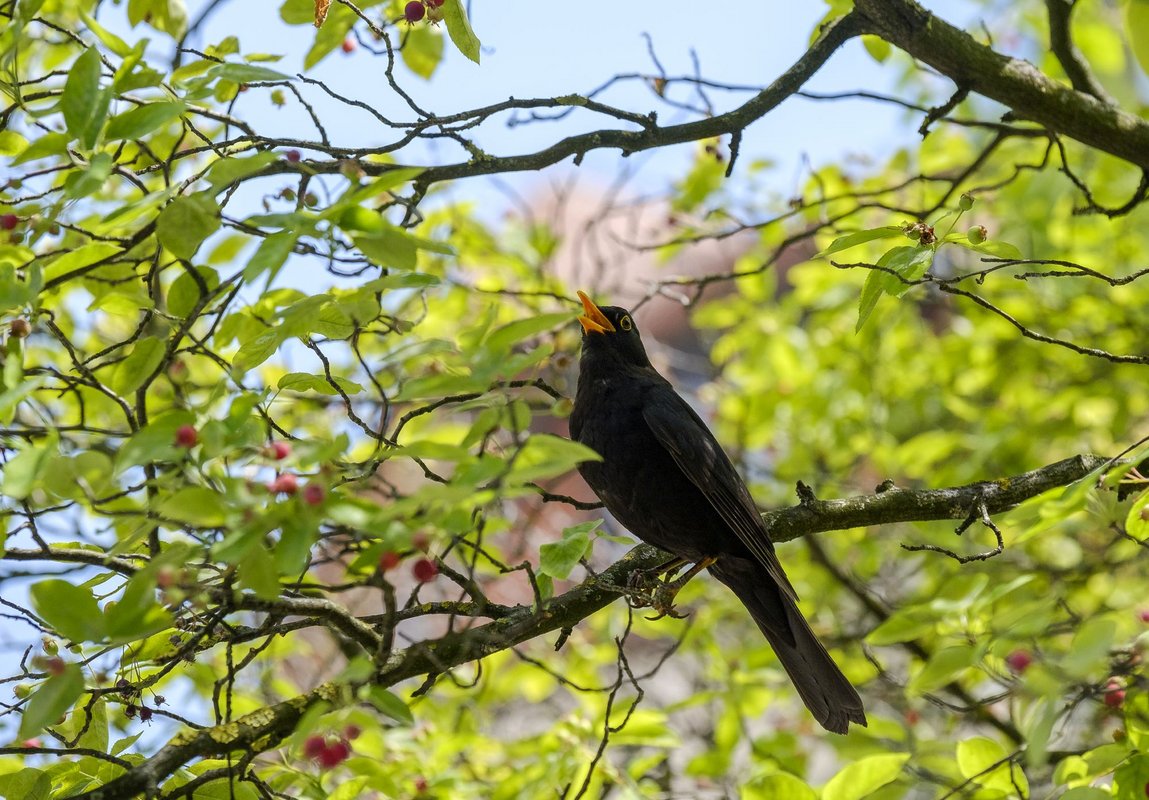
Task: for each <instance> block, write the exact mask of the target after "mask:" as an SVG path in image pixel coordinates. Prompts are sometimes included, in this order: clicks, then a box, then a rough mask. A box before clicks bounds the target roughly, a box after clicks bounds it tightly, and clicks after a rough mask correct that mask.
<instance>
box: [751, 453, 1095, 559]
mask: <svg viewBox="0 0 1149 800" xmlns="http://www.w3.org/2000/svg"><path fill="white" fill-rule="evenodd" d="M1109 461H1110V459H1107V458H1104V457H1102V456H1095V455H1082V456H1073V457H1072V458H1067V459H1065V460H1064V461H1058V462H1057V463H1056V464H1050V465H1049V466H1047V467H1042V468H1041V469H1035V470H1032V471H1030V472H1026V473H1023V474H1021V475H1015V476H1013V477H1010V478H1000V479H998V480H996V481H981V482H978V483H970V484H967V485H965V486H955V487H953V488H950V489H899V488H897V487H894V488H891V489H887V490H886V491H883V492H880V493H878V494H868V495H860V496H858V497H845V498H841V499H838V500H815V499H808V500H804V501H803V502H801V503H799V504H798V505H796V506H792V507H790V508H781V509H778V510H776V511H767V512H766V513H765V514H763V515H762V518H763V519H764V520H765V521H766V528H767V530H769V531H770V538H771V539H772V540H774V541H775V542H788V541H790V540H791V539H797V538H798V537H800V536H806V535H809V534H811V533H822V532H824V531H838V530H844V529H847V528H861V527H865V526H867V525H888V524H890V523H892V522H926V521H929V520H940V519H965V518H966V517H968V516H969V514H970V511H971V510H972V509H973V508H974V507H975V505H976V504H977V503H978V502H979V500H980V501H984V503H985V508H986V510H987V511H988V512H989V513H990V514H997V513H1000V512H1002V511H1005V510H1007V509H1010V508H1013V507H1014V506H1016V505H1017V504H1018V503H1021V502H1022V501H1024V500H1028V499H1029V498H1031V497H1036V496H1037V495H1039V494H1041V493H1042V492H1046V491H1049V490H1050V489H1056V488H1057V487H1059V486H1068V485H1069V484H1071V483H1073V482H1074V481H1079V480H1081V479H1082V478H1084V477H1085V476H1086V475H1088V474H1089V473H1090V472H1092V471H1093V470H1095V469H1097V468H1098V467H1101V466H1104V465H1105V464H1106V463H1109Z"/></svg>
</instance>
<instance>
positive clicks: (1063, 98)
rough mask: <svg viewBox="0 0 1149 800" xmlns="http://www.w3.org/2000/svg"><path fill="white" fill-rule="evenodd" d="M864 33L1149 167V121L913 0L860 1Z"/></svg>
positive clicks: (1088, 141) (954, 78) (857, 5)
mask: <svg viewBox="0 0 1149 800" xmlns="http://www.w3.org/2000/svg"><path fill="white" fill-rule="evenodd" d="M854 8H855V11H856V12H857V13H859V14H861V15H862V17H863V18H864V22H863V26H864V27H865V28H866V32H867V33H873V34H875V35H876V36H880V37H881V38H883V39H885V40H886V41H887V42H889V43H890V44H892V45H895V46H896V47H899V48H900V49H902V50H904V51H906V52H907V53H909V54H910V55H911V56H913V57H914V58H916V59H918V60H920V61H922V62H924V63H926V64H929V65H930V66H931V67H933V68H934V69H936V70H938V71H939V72H941V73H942V74H943V75H946V76H947V77H949V78H950V80H952V81H953V82H954V83H956V84H957V85H958V86H959V87H962V88H966V89H969V90H971V91H974V92H977V93H978V94H981V95H984V96H986V97H988V98H991V99H993V100H996V101H998V102H999V103H1003V104H1005V105H1006V106H1009V108H1011V109H1013V111H1014V113H1016V114H1017V115H1018V116H1021V117H1023V118H1025V119H1029V120H1032V121H1033V122H1036V123H1038V124H1040V125H1044V126H1045V127H1047V128H1049V129H1051V130H1054V131H1057V132H1060V133H1064V134H1065V135H1067V136H1070V137H1072V138H1074V139H1076V140H1077V141H1079V142H1081V143H1082V144H1086V145H1089V146H1090V147H1094V148H1096V149H1098V150H1101V151H1103V152H1106V153H1109V154H1110V155H1114V156H1117V157H1118V158H1122V159H1124V160H1126V161H1129V162H1131V163H1133V164H1136V165H1137V166H1139V167H1146V168H1149V122H1146V121H1145V120H1143V119H1140V118H1138V117H1135V116H1133V115H1132V114H1129V113H1126V112H1125V111H1122V110H1121V109H1119V108H1117V107H1115V106H1111V105H1107V104H1106V103H1103V102H1102V101H1101V100H1098V99H1097V98H1096V97H1093V96H1091V95H1089V94H1085V93H1083V92H1080V91H1075V90H1074V89H1071V88H1070V87H1068V86H1065V85H1064V84H1061V83H1059V82H1058V81H1055V80H1054V79H1052V78H1050V77H1049V76H1048V75H1045V74H1044V73H1043V72H1041V71H1040V70H1039V69H1038V68H1037V67H1035V66H1034V65H1033V64H1030V63H1029V62H1028V61H1022V60H1020V59H1016V58H1009V57H1008V56H1004V55H1002V54H1000V53H998V52H996V51H994V50H993V49H992V48H990V47H987V46H985V45H983V44H979V43H978V42H977V41H976V40H974V38H973V37H972V36H970V35H969V34H967V33H966V32H965V31H962V30H959V29H958V28H955V27H954V26H953V25H950V24H949V23H948V22H945V21H944V20H942V19H940V18H939V17H936V16H934V15H933V14H931V13H929V12H928V11H926V10H925V9H924V8H922V7H921V6H920V5H918V4H917V3H916V2H914V1H913V0H857V2H856V3H855V6H854Z"/></svg>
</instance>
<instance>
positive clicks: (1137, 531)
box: [1125, 490, 1149, 542]
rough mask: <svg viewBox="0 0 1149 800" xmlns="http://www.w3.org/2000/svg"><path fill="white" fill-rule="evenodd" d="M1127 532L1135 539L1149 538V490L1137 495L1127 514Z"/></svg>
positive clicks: (1141, 540)
mask: <svg viewBox="0 0 1149 800" xmlns="http://www.w3.org/2000/svg"><path fill="white" fill-rule="evenodd" d="M1125 532H1126V533H1127V534H1129V535H1130V536H1132V537H1133V538H1134V539H1136V540H1138V541H1140V542H1144V541H1146V540H1149V490H1146V491H1144V492H1142V493H1141V494H1139V495H1137V498H1136V499H1135V500H1134V501H1133V505H1132V506H1130V508H1129V513H1128V514H1127V515H1126V516H1125Z"/></svg>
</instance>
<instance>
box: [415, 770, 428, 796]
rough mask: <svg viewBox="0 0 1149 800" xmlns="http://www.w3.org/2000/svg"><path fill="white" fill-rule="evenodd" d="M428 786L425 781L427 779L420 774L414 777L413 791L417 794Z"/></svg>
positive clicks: (421, 792)
mask: <svg viewBox="0 0 1149 800" xmlns="http://www.w3.org/2000/svg"><path fill="white" fill-rule="evenodd" d="M428 786H429V784H428V783H427V779H426V778H424V777H423V776H422V775H420V776H419V777H418V778H416V779H415V791H416V792H417V793H418V794H423V792H425V791H427V787H428Z"/></svg>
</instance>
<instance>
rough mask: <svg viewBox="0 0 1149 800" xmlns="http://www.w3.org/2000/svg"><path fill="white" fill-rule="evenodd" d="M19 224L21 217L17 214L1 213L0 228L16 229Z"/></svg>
mask: <svg viewBox="0 0 1149 800" xmlns="http://www.w3.org/2000/svg"><path fill="white" fill-rule="evenodd" d="M19 224H20V218H19V217H18V216H16V215H15V214H0V229H2V230H6V231H11V230H15V229H16V226H17V225H19Z"/></svg>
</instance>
